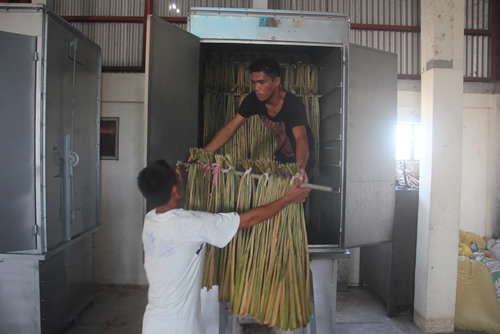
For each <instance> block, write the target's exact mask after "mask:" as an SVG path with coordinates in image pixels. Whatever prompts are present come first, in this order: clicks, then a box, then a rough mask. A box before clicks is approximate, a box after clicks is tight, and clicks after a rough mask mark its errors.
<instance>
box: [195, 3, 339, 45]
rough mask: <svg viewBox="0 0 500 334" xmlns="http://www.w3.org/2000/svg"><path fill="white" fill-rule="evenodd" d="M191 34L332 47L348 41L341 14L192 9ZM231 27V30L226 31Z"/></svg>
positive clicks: (233, 39) (214, 37)
mask: <svg viewBox="0 0 500 334" xmlns="http://www.w3.org/2000/svg"><path fill="white" fill-rule="evenodd" d="M189 20H190V22H189V24H190V32H191V33H193V34H195V35H196V36H198V37H200V38H201V39H205V40H218V41H220V40H226V41H235V40H238V41H240V42H241V41H259V42H265V43H278V44H284V43H305V44H325V43H329V44H334V43H341V44H342V43H343V42H347V41H348V40H349V24H348V18H347V16H345V15H341V14H331V13H330V14H325V13H316V12H315V13H313V12H309V13H307V19H306V18H305V17H304V13H301V12H292V11H279V10H256V9H238V10H231V9H227V8H192V9H191V16H190V17H189ZM228 27H230V28H228Z"/></svg>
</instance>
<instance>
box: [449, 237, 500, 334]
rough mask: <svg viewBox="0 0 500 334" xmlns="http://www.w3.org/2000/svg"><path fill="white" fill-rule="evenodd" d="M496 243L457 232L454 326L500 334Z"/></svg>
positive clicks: (498, 248)
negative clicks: (457, 249) (458, 236)
mask: <svg viewBox="0 0 500 334" xmlns="http://www.w3.org/2000/svg"><path fill="white" fill-rule="evenodd" d="M499 259H500V239H498V240H495V239H491V240H489V241H488V242H486V241H485V240H484V239H483V238H481V237H480V236H478V235H476V234H474V233H469V232H464V231H462V230H460V244H459V258H458V278H457V300H456V309H455V326H456V327H460V328H467V329H472V330H478V331H484V332H487V333H500V261H499Z"/></svg>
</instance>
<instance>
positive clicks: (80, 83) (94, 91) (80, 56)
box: [70, 39, 101, 237]
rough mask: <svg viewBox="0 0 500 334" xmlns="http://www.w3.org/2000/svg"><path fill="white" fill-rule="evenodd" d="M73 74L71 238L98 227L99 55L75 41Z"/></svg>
mask: <svg viewBox="0 0 500 334" xmlns="http://www.w3.org/2000/svg"><path fill="white" fill-rule="evenodd" d="M74 71H75V73H74V76H75V88H74V92H73V94H74V107H73V108H74V111H73V122H72V128H73V131H72V152H73V153H72V159H74V158H77V159H78V161H73V164H74V166H73V168H72V172H73V175H72V177H71V179H70V182H71V183H72V184H71V187H72V193H71V197H72V199H71V202H70V210H71V211H70V213H71V236H72V237H74V236H76V235H78V234H81V233H83V232H85V231H87V230H89V229H91V228H93V227H95V226H96V225H98V199H99V174H98V172H99V162H100V160H99V156H98V154H99V151H98V136H99V131H98V121H99V117H100V106H99V103H100V89H101V85H100V80H101V52H100V49H99V48H98V47H97V46H96V45H95V44H91V43H90V42H88V41H87V40H85V39H78V40H76V49H75V66H74ZM72 159H71V160H72ZM76 162H77V164H75V163H76Z"/></svg>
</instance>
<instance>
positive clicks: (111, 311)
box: [61, 286, 478, 334]
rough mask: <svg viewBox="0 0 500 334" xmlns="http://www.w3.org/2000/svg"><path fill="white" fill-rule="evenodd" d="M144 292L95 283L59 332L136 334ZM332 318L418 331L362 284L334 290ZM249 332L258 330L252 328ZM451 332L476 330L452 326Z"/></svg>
mask: <svg viewBox="0 0 500 334" xmlns="http://www.w3.org/2000/svg"><path fill="white" fill-rule="evenodd" d="M146 294H147V289H146V288H145V287H135V286H133V287H127V286H111V287H106V286H101V287H98V289H97V295H96V298H95V300H94V302H93V303H92V304H90V305H89V306H88V307H87V308H86V309H84V310H83V312H82V313H81V314H80V316H79V318H78V319H77V320H76V322H75V323H73V324H70V325H69V326H68V327H67V328H66V329H65V330H64V331H63V332H62V333H61V334H140V333H141V323H142V315H143V312H144V308H145V307H146V298H147V296H146ZM336 320H337V321H336V329H337V334H358V333H359V334H361V333H363V334H365V333H384V334H391V333H394V334H396V333H410V334H417V333H422V331H421V330H420V329H419V328H417V327H416V326H415V324H414V323H413V322H412V314H411V312H406V313H405V314H401V315H400V316H398V317H393V318H388V317H387V316H386V315H385V304H384V303H383V301H382V300H380V299H379V298H378V297H376V296H374V295H373V294H372V293H371V292H370V291H369V290H367V289H365V288H357V287H354V288H352V287H351V288H349V289H348V291H347V292H338V295H337V317H336ZM248 333H250V331H248ZM251 333H253V334H256V333H259V331H258V330H256V329H255V328H254V329H252V330H251ZM260 333H270V331H269V330H266V331H260ZM454 333H463V334H465V333H475V334H477V333H478V332H472V331H464V330H456V331H455V332H454ZM179 334H181V333H179ZM318 334H328V333H318Z"/></svg>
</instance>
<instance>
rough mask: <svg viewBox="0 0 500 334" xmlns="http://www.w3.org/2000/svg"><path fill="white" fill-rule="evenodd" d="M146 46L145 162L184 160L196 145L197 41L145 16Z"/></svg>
mask: <svg viewBox="0 0 500 334" xmlns="http://www.w3.org/2000/svg"><path fill="white" fill-rule="evenodd" d="M148 31H149V38H148V44H147V47H146V50H147V51H146V59H147V62H146V84H147V94H148V96H147V101H146V104H147V111H148V131H147V136H148V138H147V162H148V163H150V162H152V161H155V160H158V159H165V160H166V161H167V162H168V163H169V165H171V166H172V167H174V166H175V163H176V161H179V160H181V161H186V160H187V158H188V157H189V148H191V147H196V146H197V141H198V140H197V137H198V100H199V96H198V80H199V67H200V65H199V62H200V56H199V53H200V41H199V39H198V38H197V37H196V36H194V35H192V34H190V33H188V32H186V31H185V30H183V29H181V28H178V27H176V26H174V25H173V24H170V23H167V22H165V21H164V20H163V19H160V18H158V17H154V16H149V17H148Z"/></svg>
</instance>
